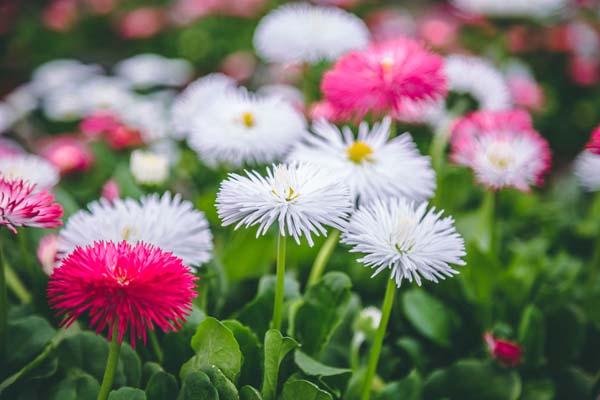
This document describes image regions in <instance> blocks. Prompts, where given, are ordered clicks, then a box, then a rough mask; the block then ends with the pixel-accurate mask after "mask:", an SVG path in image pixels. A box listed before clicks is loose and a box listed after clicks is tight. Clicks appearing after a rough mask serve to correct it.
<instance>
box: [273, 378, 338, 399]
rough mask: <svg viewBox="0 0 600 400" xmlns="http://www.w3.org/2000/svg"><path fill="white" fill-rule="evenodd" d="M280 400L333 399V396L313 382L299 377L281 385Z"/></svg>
mask: <svg viewBox="0 0 600 400" xmlns="http://www.w3.org/2000/svg"><path fill="white" fill-rule="evenodd" d="M281 400H333V397H331V395H330V394H329V393H327V392H326V391H324V390H321V389H319V387H318V386H317V385H315V384H314V383H311V382H309V381H305V380H301V379H300V380H289V381H287V382H286V383H285V385H283V392H282V393H281Z"/></svg>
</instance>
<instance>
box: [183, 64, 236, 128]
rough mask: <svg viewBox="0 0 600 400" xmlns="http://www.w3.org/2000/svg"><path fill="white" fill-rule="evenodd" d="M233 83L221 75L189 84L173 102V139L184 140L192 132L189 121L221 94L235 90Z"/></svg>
mask: <svg viewBox="0 0 600 400" xmlns="http://www.w3.org/2000/svg"><path fill="white" fill-rule="evenodd" d="M235 86H236V85H235V81H234V80H233V79H231V78H229V77H227V76H225V75H223V74H219V73H215V74H210V75H206V76H204V77H202V78H200V79H197V80H195V81H194V82H192V83H190V84H189V85H188V86H187V87H186V88H185V90H183V91H182V92H181V93H180V94H179V95H178V96H177V97H176V98H175V100H174V101H173V105H172V107H171V126H172V128H173V133H172V135H173V137H175V138H177V139H184V138H186V137H187V136H188V134H189V133H190V132H191V130H192V124H191V121H192V120H193V118H194V116H196V115H197V114H198V113H199V112H201V111H203V110H205V109H206V108H208V106H209V105H210V104H211V103H212V102H213V101H214V99H215V98H217V97H218V96H220V95H221V94H222V93H223V92H225V91H227V90H231V89H233V88H235Z"/></svg>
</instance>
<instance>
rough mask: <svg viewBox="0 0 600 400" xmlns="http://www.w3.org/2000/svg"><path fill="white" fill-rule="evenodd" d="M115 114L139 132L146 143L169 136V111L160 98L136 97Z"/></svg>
mask: <svg viewBox="0 0 600 400" xmlns="http://www.w3.org/2000/svg"><path fill="white" fill-rule="evenodd" d="M115 114H116V115H117V116H118V117H119V120H120V121H121V122H123V123H124V124H126V125H127V126H128V127H130V128H134V129H136V130H138V131H139V132H140V134H141V135H142V139H143V140H144V142H145V143H151V142H154V141H158V140H161V139H164V138H167V137H168V136H169V120H168V109H167V106H166V105H165V103H164V102H163V101H162V100H161V99H160V98H152V97H144V96H136V97H134V98H132V99H131V101H130V102H129V104H128V106H127V107H125V108H123V109H120V110H115Z"/></svg>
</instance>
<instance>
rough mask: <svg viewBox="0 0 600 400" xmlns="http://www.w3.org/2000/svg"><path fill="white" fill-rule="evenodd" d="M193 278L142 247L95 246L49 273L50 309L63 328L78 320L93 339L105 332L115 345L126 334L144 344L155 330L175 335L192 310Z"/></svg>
mask: <svg viewBox="0 0 600 400" xmlns="http://www.w3.org/2000/svg"><path fill="white" fill-rule="evenodd" d="M196 279H197V278H196V277H195V276H194V275H193V274H192V273H191V272H190V270H189V268H188V267H186V266H185V265H184V264H183V262H182V261H181V259H180V258H177V257H175V256H174V255H172V254H171V253H167V252H165V251H163V250H161V249H160V248H158V247H154V246H151V245H148V244H145V243H141V242H140V243H137V244H129V243H127V242H125V241H123V242H121V243H118V244H117V243H113V242H97V243H94V244H93V245H90V246H87V247H83V248H82V247H77V248H76V249H75V250H74V251H73V252H72V253H71V254H69V255H68V256H67V257H66V258H65V259H63V261H62V263H61V265H60V266H59V267H58V268H55V269H54V272H53V273H52V276H51V277H50V281H49V283H48V300H49V304H50V307H51V308H52V309H54V310H56V311H57V312H58V315H60V316H64V319H63V320H62V325H65V326H68V325H70V324H72V323H73V322H74V321H75V320H77V319H78V318H79V317H80V316H82V315H83V314H87V315H88V317H89V323H90V326H92V327H93V328H95V329H96V332H97V333H100V332H102V331H103V330H104V329H105V328H108V336H109V338H110V337H112V335H113V334H114V332H113V327H114V323H115V322H116V321H117V323H118V340H119V343H121V342H122V341H123V337H124V336H125V334H126V333H129V338H130V340H131V344H132V346H134V345H135V340H136V339H142V341H143V342H144V343H145V342H146V330H147V329H154V327H155V326H157V327H159V328H160V329H162V330H163V331H164V332H168V331H176V330H178V329H180V328H181V323H182V322H183V321H184V320H185V318H186V317H187V316H188V315H189V313H190V311H191V309H192V299H193V298H194V297H195V296H196V291H195V281H196Z"/></svg>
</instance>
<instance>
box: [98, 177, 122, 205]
mask: <svg viewBox="0 0 600 400" xmlns="http://www.w3.org/2000/svg"><path fill="white" fill-rule="evenodd" d="M120 192H121V191H120V189H119V185H118V184H117V182H116V181H115V180H114V179H109V180H108V181H106V183H105V184H104V186H102V198H103V199H106V200H108V201H110V202H111V203H112V202H113V201H115V200H116V199H118V198H119V197H120V196H121V193H120Z"/></svg>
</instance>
